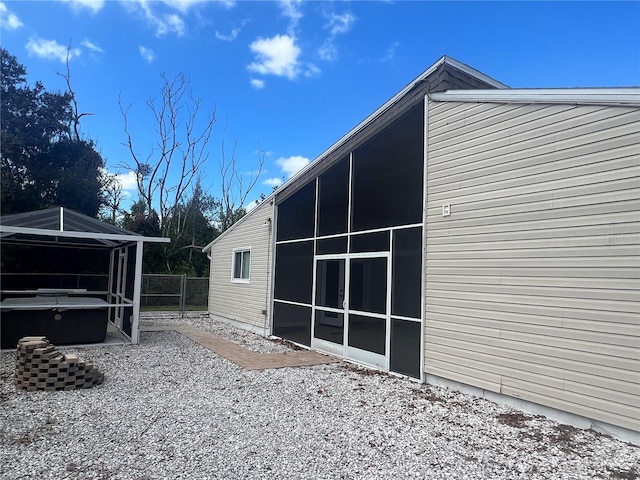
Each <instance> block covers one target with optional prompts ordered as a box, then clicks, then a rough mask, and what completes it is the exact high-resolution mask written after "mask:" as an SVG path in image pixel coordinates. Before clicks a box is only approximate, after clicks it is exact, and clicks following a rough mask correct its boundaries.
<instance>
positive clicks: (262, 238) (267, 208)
mask: <svg viewBox="0 0 640 480" xmlns="http://www.w3.org/2000/svg"><path fill="white" fill-rule="evenodd" d="M272 214H273V206H272V205H270V204H269V202H263V203H262V204H261V205H259V206H257V207H256V209H255V210H254V211H252V212H250V214H249V216H248V217H246V218H245V219H243V220H242V223H239V224H236V225H235V226H234V228H233V229H232V230H229V231H227V232H226V233H225V235H224V236H223V237H221V238H220V239H219V240H218V241H216V242H215V243H214V244H213V246H212V247H211V270H210V281H209V313H212V314H215V315H219V316H222V317H225V318H228V319H231V320H236V321H238V322H243V323H246V324H248V325H249V326H252V327H258V328H266V327H267V318H268V316H267V315H265V314H264V313H263V312H264V311H265V310H267V309H268V292H269V288H270V280H271V279H270V271H271V270H270V264H271V245H270V244H271V232H270V230H271V223H270V222H269V221H268V219H269V218H272ZM242 248H250V249H251V269H250V280H249V283H243V282H234V281H232V279H231V277H232V266H233V252H234V249H242Z"/></svg>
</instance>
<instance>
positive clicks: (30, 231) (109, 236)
mask: <svg viewBox="0 0 640 480" xmlns="http://www.w3.org/2000/svg"><path fill="white" fill-rule="evenodd" d="M3 233H9V234H11V233H20V234H23V235H37V236H46V237H68V238H89V239H92V240H115V241H119V242H140V241H142V242H149V243H169V242H171V239H170V238H163V237H143V236H141V235H118V234H116V233H93V232H73V231H59V230H49V229H45V228H25V227H14V226H10V225H0V234H3Z"/></svg>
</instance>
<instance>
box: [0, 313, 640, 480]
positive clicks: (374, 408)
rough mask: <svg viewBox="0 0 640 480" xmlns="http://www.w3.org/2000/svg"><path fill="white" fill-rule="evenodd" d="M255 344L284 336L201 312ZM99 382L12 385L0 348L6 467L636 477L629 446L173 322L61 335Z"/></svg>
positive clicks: (0, 437) (159, 472) (314, 475)
mask: <svg viewBox="0 0 640 480" xmlns="http://www.w3.org/2000/svg"><path fill="white" fill-rule="evenodd" d="M172 322H175V323H177V322H183V323H190V324H194V325H197V326H200V327H203V328H206V329H208V330H211V331H213V332H215V333H216V334H218V335H221V336H224V337H225V338H229V339H231V340H233V341H235V342H237V343H240V344H242V345H243V346H245V347H247V348H250V349H252V350H256V351H262V352H276V351H283V349H286V346H283V345H281V344H278V343H275V342H271V341H269V340H266V339H263V338H261V337H259V336H257V335H253V334H250V333H246V332H243V331H239V330H236V329H234V328H232V327H229V326H226V325H222V324H218V323H216V324H213V325H212V324H211V322H210V321H208V320H207V319H206V318H203V317H202V316H198V315H195V316H192V317H191V318H188V319H184V320H181V319H175V318H169V317H163V316H162V315H158V314H154V317H153V318H149V317H147V318H146V319H145V323H148V324H167V323H172ZM61 350H62V351H63V352H64V353H77V354H78V355H80V356H81V357H82V358H84V359H86V360H88V361H91V362H92V363H93V364H94V365H96V366H97V367H98V368H99V369H100V370H101V371H102V372H104V374H105V382H104V383H103V384H102V385H100V386H97V387H95V388H92V389H89V390H78V391H71V392H24V391H16V390H15V388H14V386H13V383H12V375H13V368H14V365H15V353H14V352H2V353H1V354H0V475H1V478H3V479H12V480H13V479H21V478H38V479H46V478H50V479H65V478H69V479H137V480H143V479H144V480H149V479H209V478H224V479H236V478H256V479H261V478H267V479H280V478H283V479H284V478H286V479H289V478H309V479H338V478H344V479H360V478H363V479H364V478H366V479H369V478H371V479H374V478H375V479H378V478H383V479H405V478H407V479H408V478H429V479H598V478H603V479H635V478H640V448H638V447H637V446H633V445H631V444H628V443H624V442H621V441H617V440H613V439H611V438H610V437H607V436H605V435H601V434H598V433H595V432H593V431H584V430H578V429H574V428H572V427H569V426H566V425H561V424H558V423H556V422H552V421H549V420H546V419H544V418H542V417H534V416H530V415H526V414H523V413H521V412H518V411H515V410H512V409H510V408H508V407H505V406H500V405H496V404H494V403H492V402H489V401H487V400H483V399H480V398H476V397H472V396H468V395H463V394H460V393H456V392H454V391H451V390H448V389H445V388H439V387H433V386H427V385H421V384H417V383H415V382H412V381H409V380H406V379H402V378H397V377H394V376H389V375H386V374H382V373H378V372H373V371H370V370H366V369H360V368H357V367H354V366H352V365H350V364H346V363H337V364H331V365H318V366H314V367H301V368H283V369H277V370H264V371H247V370H243V369H242V368H240V367H238V366H236V365H235V364H233V363H231V362H229V361H227V360H226V359H224V358H221V357H219V356H217V355H215V354H214V353H213V352H211V351H209V350H207V349H205V348H202V347H200V346H198V345H196V344H194V343H193V342H192V341H190V340H189V339H187V338H186V337H183V336H182V335H180V334H177V333H175V332H143V333H142V335H141V344H140V345H136V346H134V345H128V346H110V347H105V346H95V347H88V348H81V349H76V350H74V349H71V348H61Z"/></svg>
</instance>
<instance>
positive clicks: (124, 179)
mask: <svg viewBox="0 0 640 480" xmlns="http://www.w3.org/2000/svg"><path fill="white" fill-rule="evenodd" d="M116 178H117V179H118V181H119V182H120V185H122V190H123V191H125V192H131V193H133V192H137V191H138V180H137V178H136V174H135V173H133V172H127V173H117V174H116Z"/></svg>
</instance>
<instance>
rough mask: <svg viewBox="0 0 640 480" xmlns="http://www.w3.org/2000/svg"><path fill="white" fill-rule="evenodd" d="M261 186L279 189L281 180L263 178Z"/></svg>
mask: <svg viewBox="0 0 640 480" xmlns="http://www.w3.org/2000/svg"><path fill="white" fill-rule="evenodd" d="M262 184H263V185H266V186H268V187H279V186H280V185H282V179H281V178H278V177H272V178H265V179H264V180H263V181H262Z"/></svg>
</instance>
